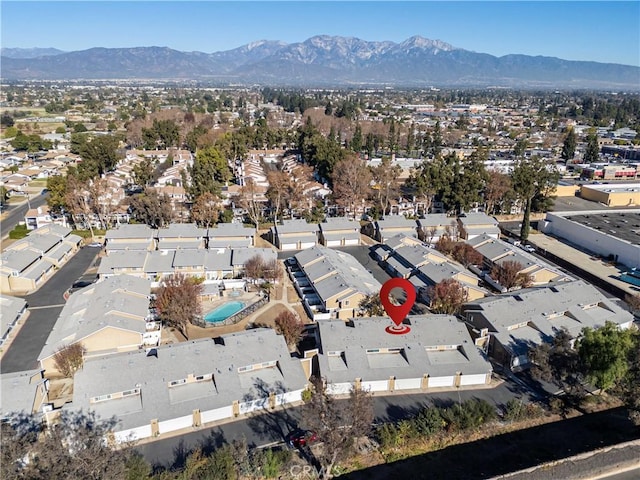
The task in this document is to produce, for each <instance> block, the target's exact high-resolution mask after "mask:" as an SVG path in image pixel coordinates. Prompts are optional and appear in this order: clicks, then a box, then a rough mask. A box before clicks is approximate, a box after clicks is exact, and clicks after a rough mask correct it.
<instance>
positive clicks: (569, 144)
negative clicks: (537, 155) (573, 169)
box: [561, 127, 577, 162]
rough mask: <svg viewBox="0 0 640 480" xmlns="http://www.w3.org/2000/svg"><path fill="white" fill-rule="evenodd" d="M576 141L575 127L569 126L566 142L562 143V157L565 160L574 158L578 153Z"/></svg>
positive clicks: (568, 160)
mask: <svg viewBox="0 0 640 480" xmlns="http://www.w3.org/2000/svg"><path fill="white" fill-rule="evenodd" d="M576 143H577V140H576V132H575V131H574V130H573V127H569V131H568V132H567V134H566V135H565V137H564V142H563V143H562V154H561V157H562V159H563V160H565V161H567V162H570V161H571V160H573V157H574V156H575V154H576Z"/></svg>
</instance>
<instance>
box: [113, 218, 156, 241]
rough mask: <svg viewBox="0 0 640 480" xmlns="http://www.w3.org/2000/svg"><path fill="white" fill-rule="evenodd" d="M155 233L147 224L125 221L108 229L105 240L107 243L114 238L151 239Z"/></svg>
mask: <svg viewBox="0 0 640 480" xmlns="http://www.w3.org/2000/svg"><path fill="white" fill-rule="evenodd" d="M155 233H156V231H155V230H153V229H152V228H151V227H149V226H148V225H141V224H133V223H131V224H130V223H125V224H122V225H120V226H119V227H118V228H115V229H112V230H108V231H107V234H106V235H105V239H106V240H107V243H108V242H109V240H115V239H123V240H126V239H132V240H133V239H145V240H146V239H149V240H151V239H152V238H154V237H155Z"/></svg>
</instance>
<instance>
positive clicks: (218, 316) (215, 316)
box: [204, 302, 244, 323]
mask: <svg viewBox="0 0 640 480" xmlns="http://www.w3.org/2000/svg"><path fill="white" fill-rule="evenodd" d="M243 308H244V303H243V302H227V303H225V304H224V305H220V306H219V307H218V308H215V309H213V310H211V311H210V312H209V313H207V314H206V315H205V316H204V321H205V322H207V323H218V322H222V321H223V320H226V319H227V318H229V317H230V316H231V315H234V314H236V313H238V312H239V311H240V310H242V309H243Z"/></svg>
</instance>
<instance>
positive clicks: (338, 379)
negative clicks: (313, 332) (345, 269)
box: [318, 315, 491, 383]
mask: <svg viewBox="0 0 640 480" xmlns="http://www.w3.org/2000/svg"><path fill="white" fill-rule="evenodd" d="M409 321H410V323H411V327H410V328H411V331H410V332H409V333H407V334H405V335H390V334H388V333H387V332H386V331H385V328H386V327H387V326H390V325H393V323H392V322H391V320H390V319H389V318H388V317H371V318H362V319H360V318H357V319H353V320H352V322H351V323H350V324H347V323H345V322H344V321H342V320H321V321H319V322H318V329H319V332H320V339H321V342H322V354H321V355H319V363H320V372H321V374H322V376H323V377H326V378H327V380H328V381H329V382H332V383H344V382H353V381H354V379H355V378H361V379H362V380H363V381H372V380H387V379H389V377H391V376H394V377H396V378H398V379H402V378H421V377H422V376H423V375H425V374H428V375H430V376H432V377H440V376H451V375H455V374H456V372H462V374H463V375H470V374H482V373H489V372H491V365H490V364H489V362H488V361H487V360H486V359H485V358H483V357H482V355H481V354H480V352H479V350H478V348H477V347H476V346H475V345H474V344H473V341H472V340H471V337H470V336H469V333H468V331H467V328H466V326H465V324H464V323H462V322H459V321H458V320H457V319H456V318H455V317H453V316H451V315H419V316H410V317H409ZM452 345H457V346H458V349H457V350H455V349H454V350H450V351H448V352H446V351H445V352H436V351H427V347H438V346H452ZM383 348H401V349H403V352H402V353H397V354H391V353H389V354H385V353H372V352H370V353H367V350H375V349H383ZM328 352H343V355H344V357H343V359H344V361H343V362H342V363H345V364H346V368H342V366H341V365H340V363H339V362H336V363H337V366H338V367H341V368H337V369H336V368H332V367H333V365H330V363H329V356H328ZM441 353H444V355H441ZM445 356H446V357H447V358H446V359H443V357H445ZM441 359H443V360H441Z"/></svg>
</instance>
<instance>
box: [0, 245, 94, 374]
mask: <svg viewBox="0 0 640 480" xmlns="http://www.w3.org/2000/svg"><path fill="white" fill-rule="evenodd" d="M99 251H100V250H98V249H97V248H88V247H84V248H82V249H80V251H79V252H78V253H76V254H75V255H74V257H73V258H72V259H71V260H69V261H68V262H67V263H66V264H65V265H64V266H63V267H62V268H61V269H60V270H58V271H57V272H56V274H55V275H54V276H53V277H51V278H50V279H49V280H48V281H47V283H45V284H44V285H43V286H42V287H40V289H39V290H38V291H36V292H34V293H32V294H30V295H27V296H26V297H24V299H25V300H26V301H27V304H28V305H29V318H27V321H26V322H25V324H24V325H23V326H22V328H21V329H20V331H19V332H18V334H17V336H16V337H15V338H14V340H13V342H12V343H11V346H10V347H9V349H8V350H7V352H6V353H5V354H4V356H3V357H2V364H1V365H0V368H1V372H2V373H11V372H19V371H22V370H27V369H31V368H36V367H37V363H38V362H37V361H38V355H39V354H40V351H41V350H42V347H43V346H44V344H45V342H46V341H47V338H48V337H49V333H51V329H52V328H53V326H54V325H55V323H56V320H57V319H58V316H59V315H60V312H61V311H62V307H64V303H65V300H64V293H65V292H66V290H67V289H68V288H69V287H71V285H73V283H74V282H76V281H77V280H78V279H89V278H91V277H92V276H91V275H86V276H85V275H84V274H85V272H86V270H87V269H88V268H89V267H91V265H92V264H93V262H94V261H95V258H96V256H97V255H98V252H99ZM93 278H95V274H93Z"/></svg>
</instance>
